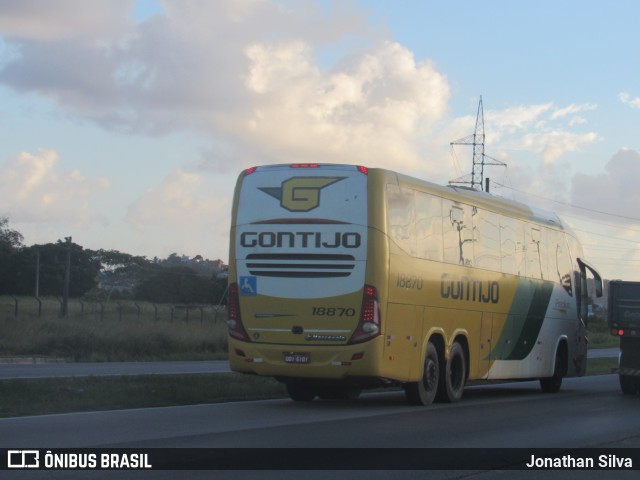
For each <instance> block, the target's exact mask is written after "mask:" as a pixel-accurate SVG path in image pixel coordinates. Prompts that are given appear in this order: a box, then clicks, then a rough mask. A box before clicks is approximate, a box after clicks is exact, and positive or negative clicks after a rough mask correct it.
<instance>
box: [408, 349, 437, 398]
mask: <svg viewBox="0 0 640 480" xmlns="http://www.w3.org/2000/svg"><path fill="white" fill-rule="evenodd" d="M439 383H440V362H439V360H438V351H437V350H436V347H435V345H433V343H431V342H429V343H428V344H427V353H426V354H425V357H424V373H423V374H422V378H421V379H420V380H419V381H418V382H410V383H405V385H404V392H405V395H406V396H407V400H408V401H409V403H410V404H411V405H430V404H432V403H433V400H434V399H435V398H436V393H437V391H438V384H439Z"/></svg>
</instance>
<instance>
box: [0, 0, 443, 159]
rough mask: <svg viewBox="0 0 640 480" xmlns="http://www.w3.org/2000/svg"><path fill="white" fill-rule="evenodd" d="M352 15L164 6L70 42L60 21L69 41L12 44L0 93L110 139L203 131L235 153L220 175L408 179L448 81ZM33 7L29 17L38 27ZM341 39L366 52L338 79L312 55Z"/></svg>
mask: <svg viewBox="0 0 640 480" xmlns="http://www.w3.org/2000/svg"><path fill="white" fill-rule="evenodd" d="M80 3H81V4H82V3H83V2H80ZM345 5H346V6H345ZM349 5H350V4H343V3H342V2H337V3H335V4H332V8H331V12H330V13H327V12H326V11H324V10H323V9H322V8H321V7H319V6H318V5H316V4H315V3H311V2H309V3H306V2H305V3H301V4H296V5H295V9H294V8H292V7H290V6H286V4H284V5H283V4H280V3H276V2H271V1H266V0H261V1H244V2H243V1H240V2H239V1H237V0H234V1H230V0H229V1H216V2H197V1H196V2H167V3H165V4H164V7H165V8H164V10H165V12H166V15H159V16H153V17H150V18H149V19H147V20H145V21H143V22H139V23H134V22H132V21H131V22H129V23H128V24H127V25H128V26H127V30H126V31H123V30H122V28H120V26H118V28H116V26H114V27H113V34H112V36H111V37H110V38H109V39H107V40H106V41H105V40H102V41H88V42H77V41H75V40H73V39H74V35H73V33H72V32H74V31H75V32H83V31H84V30H83V27H82V26H81V25H80V24H76V23H75V22H74V21H73V20H69V21H68V25H67V26H68V28H69V32H70V33H69V34H68V36H67V37H62V38H57V37H55V38H56V41H41V40H42V38H41V37H38V36H36V35H23V36H18V37H12V36H10V35H9V36H8V37H7V38H8V39H9V41H10V42H12V43H11V45H13V46H16V45H17V46H18V47H19V50H20V51H21V55H20V57H19V58H17V59H14V60H12V61H9V62H8V63H7V64H6V66H5V67H4V68H3V69H2V70H0V82H2V83H5V84H7V85H9V86H11V87H12V88H14V89H16V90H18V91H27V92H37V93H39V94H42V95H46V96H48V97H52V98H54V99H55V100H56V101H57V102H58V103H59V104H60V105H62V106H63V107H65V108H66V109H68V110H69V111H71V112H73V113H75V114H76V115H78V116H80V117H82V118H90V119H93V120H94V121H96V122H98V123H100V124H101V125H103V126H105V127H107V128H112V129H116V130H123V131H134V132H146V133H151V134H164V133H169V132H174V131H179V130H190V129H191V130H193V129H195V130H199V131H201V132H203V133H205V134H206V135H209V136H210V138H211V139H212V141H213V142H216V143H220V144H225V145H227V146H233V148H232V150H233V151H231V152H229V153H230V157H226V158H217V159H214V161H213V165H212V167H213V168H216V169H218V168H223V169H225V170H227V169H228V168H229V166H228V165H229V161H230V160H231V161H234V162H237V163H239V164H240V165H238V167H241V166H244V165H246V164H253V163H264V162H265V161H287V160H288V159H294V158H295V159H297V158H298V157H304V158H307V159H310V158H311V157H313V159H314V160H324V161H351V162H353V161H356V160H359V161H363V160H370V162H369V163H370V164H374V165H375V164H382V163H384V164H386V165H389V162H390V160H391V159H394V162H398V163H397V164H398V165H399V166H405V167H406V168H414V167H415V166H416V165H417V164H418V163H420V160H419V159H420V156H421V152H420V151H419V147H418V146H417V145H418V143H419V139H420V138H424V137H425V136H426V135H425V130H424V129H425V128H428V127H429V126H430V125H433V124H434V122H435V121H437V120H438V119H441V118H442V116H443V115H444V113H445V111H446V108H447V101H448V97H449V87H448V83H447V80H446V78H445V77H444V76H443V75H442V74H441V73H439V72H438V71H437V70H436V68H435V67H434V66H433V65H432V64H430V63H428V62H416V60H415V59H414V58H413V55H412V53H411V52H410V51H409V50H408V49H406V48H405V47H403V46H401V45H399V44H397V43H392V42H387V43H379V42H378V41H377V39H376V38H375V37H376V32H372V30H371V27H369V26H367V22H366V16H365V14H364V13H363V12H362V11H360V10H358V9H357V8H354V7H353V6H351V7H349ZM28 7H29V8H28ZM32 7H33V5H31V4H29V5H28V6H27V7H25V9H24V10H25V12H27V11H29V12H30V13H32V15H33V16H34V18H35V19H37V18H40V16H41V15H40V13H39V12H38V11H37V10H33V8H32ZM118 8H120V11H122V12H125V10H124V9H122V8H121V6H119V7H114V8H113V10H114V11H116V10H118ZM80 13H81V12H80ZM122 16H123V18H121V20H123V19H125V18H126V14H125V13H122ZM42 18H47V17H46V15H44V14H43V15H42ZM34 21H35V20H34ZM111 23H112V24H113V25H115V23H117V22H111ZM12 25H13V23H12ZM8 30H11V29H10V28H9V27H5V29H4V32H5V34H6V33H9V34H10V33H11V32H10V31H8ZM2 31H3V28H2V24H0V32H2ZM347 36H349V37H354V36H360V37H361V38H363V39H364V40H365V43H362V44H361V46H360V47H359V48H360V50H359V51H358V52H351V56H346V57H343V60H342V63H340V64H338V65H335V66H334V67H333V70H330V67H327V66H323V67H321V66H320V64H319V62H318V60H317V58H316V56H317V54H318V51H319V49H325V50H326V49H330V48H333V47H335V45H336V44H337V43H338V42H340V41H341V40H342V39H344V38H345V37H347ZM348 53H349V52H347V55H348Z"/></svg>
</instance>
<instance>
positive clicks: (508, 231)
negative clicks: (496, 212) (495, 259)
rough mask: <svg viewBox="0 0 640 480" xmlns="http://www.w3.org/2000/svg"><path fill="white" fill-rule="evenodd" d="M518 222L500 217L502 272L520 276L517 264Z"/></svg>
mask: <svg viewBox="0 0 640 480" xmlns="http://www.w3.org/2000/svg"><path fill="white" fill-rule="evenodd" d="M518 224H519V223H518V221H517V220H514V219H513V218H509V217H504V216H503V217H500V255H501V257H502V258H501V264H502V268H501V270H502V272H503V273H508V274H511V275H519V274H520V271H519V270H518V267H519V264H518V262H517V247H518V240H517V236H516V229H517V226H518Z"/></svg>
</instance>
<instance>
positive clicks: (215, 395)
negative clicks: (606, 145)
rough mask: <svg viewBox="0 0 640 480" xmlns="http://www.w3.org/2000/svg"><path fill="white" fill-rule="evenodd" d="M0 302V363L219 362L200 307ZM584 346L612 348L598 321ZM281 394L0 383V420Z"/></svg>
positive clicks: (248, 387) (156, 385) (132, 381)
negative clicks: (65, 307)
mask: <svg viewBox="0 0 640 480" xmlns="http://www.w3.org/2000/svg"><path fill="white" fill-rule="evenodd" d="M18 301H19V304H18V307H19V308H18V316H17V317H16V315H15V305H14V304H13V299H10V298H9V297H0V359H1V358H2V357H8V358H16V357H26V358H39V359H44V360H47V359H60V360H64V361H71V362H74V361H75V362H79V361H82V362H108V361H145V360H146V361H162V360H207V359H224V358H227V330H226V322H225V320H226V313H225V312H224V311H218V310H217V309H215V308H213V307H211V306H208V307H204V308H202V309H199V308H196V309H190V310H187V309H185V308H184V307H182V308H179V307H173V308H172V307H171V306H169V305H152V304H147V303H138V304H136V303H134V302H120V303H115V302H111V303H110V304H104V305H99V304H93V303H85V304H80V303H79V302H71V304H70V308H69V315H68V316H67V317H65V318H61V317H60V316H59V307H60V304H59V302H58V301H57V300H56V299H44V300H43V302H42V310H41V312H40V314H39V313H38V308H39V305H38V304H37V302H36V301H35V299H30V298H19V299H18ZM589 345H590V347H594V346H597V347H613V346H617V345H618V339H617V338H615V337H612V336H611V335H610V334H609V332H608V329H607V326H606V322H605V321H604V320H603V319H598V318H596V319H592V320H591V321H590V323H589ZM615 363H616V360H615V359H593V360H589V363H588V367H587V374H588V375H600V374H605V373H609V372H610V371H611V368H613V367H615ZM283 396H286V393H285V389H284V387H283V386H282V385H281V384H279V383H278V382H276V381H275V380H273V379H270V378H263V377H255V376H248V375H239V374H212V375H152V376H123V377H87V378H66V379H44V380H42V379H38V380H1V381H0V417H14V416H23V415H42V414H48V413H64V412H77V411H93V410H111V409H125V408H142V407H161V406H169V405H190V404H200V403H213V402H228V401H235V400H251V399H264V398H275V397H283Z"/></svg>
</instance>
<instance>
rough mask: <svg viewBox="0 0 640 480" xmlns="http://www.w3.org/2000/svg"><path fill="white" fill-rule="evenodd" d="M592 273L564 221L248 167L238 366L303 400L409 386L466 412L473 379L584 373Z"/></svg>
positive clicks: (443, 193)
mask: <svg viewBox="0 0 640 480" xmlns="http://www.w3.org/2000/svg"><path fill="white" fill-rule="evenodd" d="M587 270H589V271H590V272H591V273H592V275H593V277H594V279H595V280H596V285H597V286H598V288H597V290H598V292H597V294H598V295H601V285H602V282H601V279H600V276H599V275H598V273H597V272H596V270H595V269H594V268H593V267H591V266H590V265H589V264H588V263H587V262H586V261H585V259H584V257H583V253H582V249H581V247H580V244H579V242H578V240H577V238H576V236H575V235H574V234H573V233H572V232H571V230H570V229H569V228H567V226H566V225H565V224H564V223H563V222H562V221H561V220H560V219H559V218H558V217H557V216H556V215H555V214H553V213H549V212H544V211H542V210H537V209H534V208H531V207H528V206H526V205H524V204H521V203H518V202H513V201H509V200H505V199H502V198H498V197H495V196H492V195H489V194H487V193H484V192H480V191H475V190H471V189H467V188H460V187H451V186H446V187H445V186H439V185H435V184H432V183H429V182H426V181H422V180H418V179H415V178H411V177H409V176H405V175H401V174H399V173H396V172H393V171H389V170H384V169H374V168H370V169H368V168H366V167H362V166H355V165H333V164H292V165H271V166H260V167H254V168H250V169H248V170H246V171H244V172H242V173H241V175H240V177H239V179H238V182H237V185H236V190H235V194H234V202H233V211H232V224H231V235H230V262H229V297H228V312H229V320H228V329H229V361H230V365H231V369H232V370H233V371H236V372H242V373H247V374H256V375H264V376H270V377H274V378H276V379H278V380H279V381H281V382H283V383H284V384H285V385H286V387H287V391H288V393H289V396H290V397H291V398H292V399H293V400H296V401H310V400H313V399H314V398H315V397H317V396H319V397H320V398H354V397H357V396H358V394H359V393H360V392H361V391H362V389H366V388H375V387H380V386H387V385H388V386H392V385H401V386H402V387H403V388H404V390H405V393H406V397H407V400H408V401H409V402H410V403H411V404H417V405H428V404H430V403H432V402H433V401H434V400H437V401H445V402H455V401H458V400H459V399H460V398H461V397H462V393H463V388H464V385H465V383H466V381H467V380H475V379H485V380H496V379H540V384H541V387H542V390H543V391H545V392H555V391H558V390H559V389H560V387H561V383H562V378H563V377H565V376H580V375H583V374H584V372H585V368H586V362H587V337H586V321H587V318H586V317H587V300H588V297H587Z"/></svg>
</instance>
